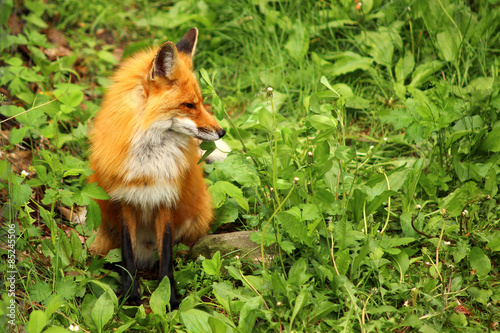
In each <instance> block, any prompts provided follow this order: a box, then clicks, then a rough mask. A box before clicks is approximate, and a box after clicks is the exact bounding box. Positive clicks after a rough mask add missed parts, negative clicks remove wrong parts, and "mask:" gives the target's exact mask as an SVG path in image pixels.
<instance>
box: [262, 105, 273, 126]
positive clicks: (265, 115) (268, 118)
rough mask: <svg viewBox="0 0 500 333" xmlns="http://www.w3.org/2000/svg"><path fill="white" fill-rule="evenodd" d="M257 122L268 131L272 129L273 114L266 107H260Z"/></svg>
mask: <svg viewBox="0 0 500 333" xmlns="http://www.w3.org/2000/svg"><path fill="white" fill-rule="evenodd" d="M259 124H261V125H262V127H264V128H265V129H266V130H268V131H272V130H273V129H274V120H273V115H272V114H271V112H269V111H268V110H267V109H266V108H261V109H260V110H259Z"/></svg>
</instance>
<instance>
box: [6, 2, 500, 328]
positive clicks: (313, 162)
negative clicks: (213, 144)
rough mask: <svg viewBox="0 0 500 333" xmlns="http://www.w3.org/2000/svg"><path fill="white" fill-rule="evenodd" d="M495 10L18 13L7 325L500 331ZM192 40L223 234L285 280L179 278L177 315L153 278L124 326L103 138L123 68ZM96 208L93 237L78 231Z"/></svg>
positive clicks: (498, 21)
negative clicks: (99, 182)
mask: <svg viewBox="0 0 500 333" xmlns="http://www.w3.org/2000/svg"><path fill="white" fill-rule="evenodd" d="M499 4H500V3H499V2H498V1H497V0H489V1H487V0H475V1H468V2H465V1H451V0H436V1H431V0H424V1H409V0H397V1H381V0H367V1H362V5H361V7H360V9H358V8H357V7H356V3H355V2H354V1H347V0H342V1H334V2H327V1H302V2H296V1H256V0H254V1H241V2H237V3H234V4H233V3H231V4H230V3H228V2H227V1H217V0H210V1H208V0H207V1H204V2H203V1H201V2H200V1H194V0H193V1H189V0H187V1H176V2H167V3H165V2H162V3H161V4H160V3H158V2H148V1H143V2H134V1H125V2H123V1H113V2H111V3H106V4H104V3H103V2H101V1H94V0H89V1H85V2H81V1H64V2H60V3H59V2H54V1H47V3H43V2H38V1H25V2H24V3H23V4H20V3H19V2H16V3H13V1H4V2H2V4H1V5H0V6H1V7H0V50H1V56H0V66H1V67H0V94H1V95H0V97H1V106H0V113H1V118H0V119H1V120H0V121H1V128H2V139H1V140H2V145H3V147H2V150H1V155H0V179H2V182H1V183H0V197H1V198H2V206H1V207H2V213H1V214H2V227H1V230H2V231H1V233H2V239H5V240H6V241H5V243H4V244H2V246H1V247H0V254H1V256H2V261H1V262H0V267H1V269H2V273H3V275H2V279H1V282H0V284H1V285H2V286H3V287H4V289H3V291H2V299H1V300H0V304H1V307H0V311H3V312H2V314H3V317H2V321H1V322H0V325H2V326H4V327H7V328H8V329H9V330H10V331H13V332H22V331H28V332H30V333H32V332H42V331H44V332H45V331H47V332H58V331H61V332H67V330H68V328H69V327H70V325H78V326H79V327H80V330H81V331H84V332H108V331H114V332H124V331H137V332H141V331H146V330H147V331H151V332H163V331H166V332H173V331H182V332H184V331H188V332H210V331H213V332H226V331H227V332H231V331H233V332H250V331H255V332H268V331H276V332H281V331H286V332H291V331H295V332H323V331H324V332H331V331H333V332H401V333H402V332H494V331H498V330H500V328H499V321H500V306H499V305H500V287H499V283H500V279H499V266H498V265H499V263H500V255H499V252H500V229H499V225H500V211H499V208H498V207H499V205H498V202H499V199H500V197H499V194H498V179H499V174H500V159H499V157H500V155H499V151H500V145H499V142H500V140H499V138H500V119H499V110H500V81H499V78H498V74H499V69H500V60H499V59H500V57H499V53H500V41H499V39H500V34H498V31H499V25H500V6H499ZM9 14H10V15H11V21H10V23H9V21H8V18H9ZM193 26H197V27H198V28H199V29H200V37H199V42H198V48H197V54H196V57H195V65H196V68H197V69H198V70H201V71H199V73H200V75H199V77H200V81H201V82H202V86H203V90H204V93H205V95H206V97H207V99H206V100H207V102H208V103H212V104H213V110H214V112H215V113H216V115H218V116H220V117H222V116H224V118H225V120H222V121H221V124H223V125H224V127H225V128H226V129H227V130H228V135H227V141H228V143H229V144H230V145H231V146H232V147H233V148H234V151H233V153H231V154H230V155H229V157H228V158H227V159H226V160H225V161H224V162H219V163H215V164H213V165H207V166H205V169H206V171H207V175H208V176H207V178H208V182H209V183H210V192H211V193H212V196H213V197H214V205H215V206H216V210H217V216H218V218H217V220H216V221H215V223H214V228H213V229H214V230H213V231H214V232H215V233H217V232H219V231H220V230H241V229H245V230H256V231H257V232H256V233H255V236H253V237H254V240H255V241H256V242H257V243H259V244H261V246H262V250H263V249H264V246H268V245H272V244H275V246H276V248H277V254H276V255H275V259H273V260H272V262H269V263H267V264H268V265H267V266H266V265H259V264H255V263H254V264H252V263H248V262H245V259H244V258H242V259H238V258H230V257H225V256H222V257H221V256H219V255H214V257H213V258H207V259H205V260H204V261H203V260H201V259H199V260H196V261H191V260H188V259H187V258H185V257H183V256H178V257H177V261H176V262H177V265H176V271H175V275H176V280H177V281H178V282H179V284H178V286H177V291H178V294H179V295H180V296H181V297H182V304H181V306H180V308H179V310H175V311H172V312H166V307H165V305H166V303H165V301H164V300H165V299H168V298H165V297H164V296H162V295H165V293H166V292H167V291H168V290H169V288H168V286H165V285H163V284H161V285H159V286H158V283H157V282H156V281H155V279H154V278H153V279H147V278H144V279H141V285H142V290H143V291H144V295H146V298H145V304H144V305H143V306H141V307H138V308H137V307H131V306H126V305H121V304H119V303H118V299H117V297H116V292H117V291H118V290H119V276H118V275H117V274H116V273H114V272H112V271H110V270H109V265H108V263H110V262H115V261H117V260H119V258H118V256H119V251H118V252H112V253H111V254H110V255H108V256H107V257H106V258H99V257H96V256H94V255H93V254H91V253H89V251H88V250H87V249H88V244H89V243H90V242H91V241H92V239H93V237H92V235H93V234H94V233H95V231H94V229H95V228H96V227H97V224H98V223H99V220H100V215H99V214H100V213H99V211H98V209H97V207H96V204H95V202H94V201H93V199H96V198H101V197H102V196H103V193H102V192H101V191H100V189H98V188H95V187H92V186H90V185H86V183H85V180H86V178H87V177H88V176H89V175H90V174H91V170H90V169H89V166H88V164H87V142H86V136H87V132H88V127H89V123H90V121H91V119H92V117H93V116H94V115H95V113H96V112H97V111H98V110H99V103H100V99H101V97H102V95H103V93H104V91H105V88H106V85H107V84H108V83H109V79H108V77H109V76H110V75H111V73H112V71H113V69H114V68H115V67H116V65H117V64H118V63H119V58H121V57H126V56H128V55H130V54H131V53H133V52H135V51H136V50H138V49H140V48H143V47H147V46H149V45H158V44H160V43H162V42H163V41H165V40H167V39H168V40H173V41H176V40H178V39H179V38H180V37H182V35H183V34H184V33H185V32H186V31H187V30H188V29H189V28H191V27H193ZM49 28H51V29H53V30H54V31H58V32H61V33H62V34H63V35H64V36H65V39H66V41H67V44H65V43H62V42H61V40H59V39H55V40H54V39H53V38H52V37H51V36H53V35H52V34H51V33H49ZM49 37H50V38H49ZM63 47H64V48H63ZM48 50H53V51H48ZM66 51H67V52H66ZM268 87H272V92H269V91H268ZM220 101H221V102H220ZM22 170H24V171H25V173H22V172H21V171H22ZM83 206H86V207H87V209H88V223H87V225H86V226H82V225H78V224H74V223H72V222H70V220H69V213H71V212H72V211H74V212H77V211H79V209H80V207H83ZM417 230H418V231H419V232H418V231H417ZM11 240H12V241H11ZM14 240H15V249H14ZM82 241H83V242H85V246H84V247H83V248H82V245H81V244H82ZM14 258H16V259H17V260H16V261H15V262H14V261H13V259H14ZM11 271H15V272H17V273H16V275H15V278H12V274H11V273H10V272H11ZM12 281H14V282H15V283H14V285H12V284H11V282H12ZM11 302H14V303H11ZM11 304H13V305H11ZM9 306H11V308H15V318H14V317H12V318H14V319H12V321H10V320H11V318H10V317H9V316H8V315H9V314H10V313H11V312H10V311H11V309H9ZM12 323H13V324H12Z"/></svg>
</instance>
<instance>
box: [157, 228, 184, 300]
mask: <svg viewBox="0 0 500 333" xmlns="http://www.w3.org/2000/svg"><path fill="white" fill-rule="evenodd" d="M162 243H163V244H162V255H161V258H160V274H159V277H158V280H159V282H161V281H162V280H163V278H164V277H168V279H169V280H170V308H171V309H172V310H173V309H177V308H178V307H179V301H178V300H177V296H176V294H175V280H174V265H173V264H174V263H173V258H172V255H173V253H172V246H173V244H172V229H171V226H170V224H168V225H167V227H166V228H165V234H164V235H163V240H162Z"/></svg>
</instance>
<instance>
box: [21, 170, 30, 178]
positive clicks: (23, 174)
mask: <svg viewBox="0 0 500 333" xmlns="http://www.w3.org/2000/svg"><path fill="white" fill-rule="evenodd" d="M29 175H30V174H29V173H28V171H26V170H23V171H21V176H23V177H28V176H29Z"/></svg>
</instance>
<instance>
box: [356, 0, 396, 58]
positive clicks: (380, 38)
mask: <svg viewBox="0 0 500 333" xmlns="http://www.w3.org/2000/svg"><path fill="white" fill-rule="evenodd" d="M365 5H366V2H363V7H365ZM366 35H367V38H368V45H370V47H371V49H370V51H369V54H370V55H371V56H372V57H373V60H375V62H377V63H378V64H381V65H384V66H386V67H391V66H392V56H393V54H394V44H393V42H392V40H391V35H390V34H389V33H387V32H373V31H369V32H367V33H366Z"/></svg>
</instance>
